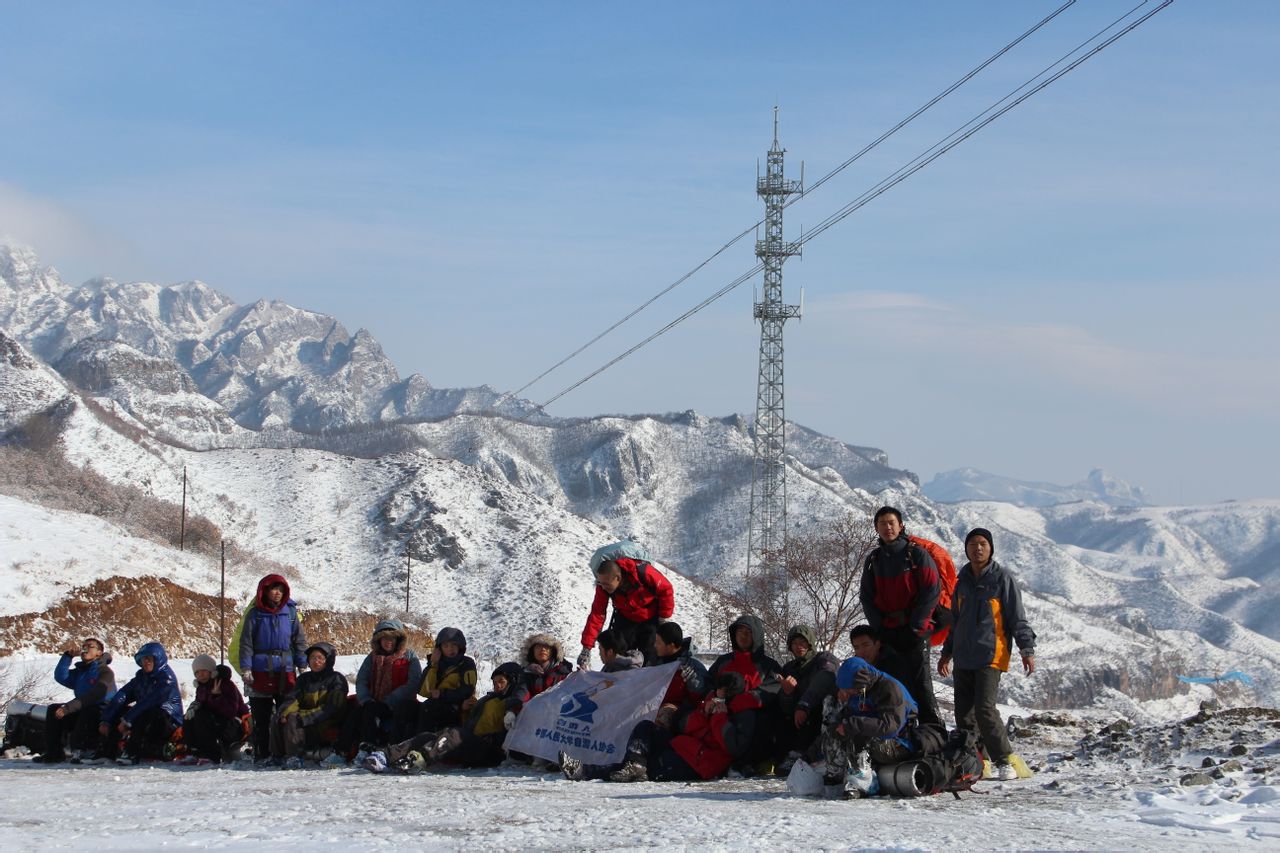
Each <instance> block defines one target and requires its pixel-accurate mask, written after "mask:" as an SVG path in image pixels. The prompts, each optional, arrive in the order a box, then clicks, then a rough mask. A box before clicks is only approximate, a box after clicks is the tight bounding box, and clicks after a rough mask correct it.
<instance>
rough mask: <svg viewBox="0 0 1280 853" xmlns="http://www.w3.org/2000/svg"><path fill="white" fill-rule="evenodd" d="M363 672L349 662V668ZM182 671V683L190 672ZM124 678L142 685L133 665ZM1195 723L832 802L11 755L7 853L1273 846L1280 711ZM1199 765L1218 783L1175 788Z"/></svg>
mask: <svg viewBox="0 0 1280 853" xmlns="http://www.w3.org/2000/svg"><path fill="white" fill-rule="evenodd" d="M121 657H123V655H122V656H121ZM53 661H54V658H53V657H51V656H47V655H46V656H40V657H36V658H28V659H24V660H21V661H17V660H14V661H11V663H12V664H13V665H15V666H17V667H18V668H19V669H25V668H28V667H29V668H32V669H33V670H34V671H35V672H37V673H39V674H41V675H42V676H43V683H42V684H41V686H40V688H39V690H40V691H41V692H44V693H45V694H47V695H53V694H54V693H56V692H57V688H56V686H55V685H53V684H52V683H51V681H50V680H49V679H48V678H47V676H45V673H49V672H51V670H52V665H53ZM358 664H359V657H358V656H350V657H343V658H342V659H340V661H339V669H340V670H342V671H344V672H354V670H355V668H356V667H357V666H358ZM173 666H174V669H175V671H176V672H177V673H178V676H179V678H180V680H181V681H183V682H184V683H186V682H189V680H190V662H189V661H185V660H182V661H175V662H174V663H173ZM116 669H117V672H118V673H120V675H121V676H122V677H128V676H129V675H131V674H132V672H133V670H132V667H131V666H129V665H128V664H127V662H125V661H120V662H118V663H117V665H116ZM1205 695H1207V693H1206V694H1205ZM1180 698H1185V697H1180ZM1004 710H1005V712H1006V715H1007V716H1008V715H1012V714H1015V713H1020V714H1026V713H1027V712H1025V711H1022V710H1021V709H1015V708H1009V707H1006V708H1005V709H1004ZM1185 713H1186V707H1185V703H1183V702H1179V703H1177V706H1176V707H1175V706H1174V705H1171V704H1169V703H1167V702H1164V703H1159V702H1157V703H1147V704H1146V705H1145V706H1144V708H1143V709H1142V713H1132V712H1131V711H1130V710H1126V711H1124V712H1122V713H1120V714H1119V716H1118V717H1117V714H1116V713H1115V712H1114V711H1110V712H1108V711H1094V712H1072V713H1065V712H1059V713H1051V714H1043V715H1028V716H1026V717H1023V718H1021V719H1014V720H1011V722H1012V723H1013V728H1014V729H1015V732H1016V735H1015V739H1014V746H1015V748H1016V749H1017V750H1018V751H1019V753H1020V754H1021V755H1023V756H1024V757H1025V759H1026V760H1027V762H1028V764H1030V765H1031V767H1032V768H1034V769H1035V770H1036V775H1035V776H1033V777H1032V778H1031V779H1027V780H1022V781H1018V782H1005V783H1000V782H982V783H979V784H978V785H977V786H976V788H975V790H974V791H972V792H968V793H965V794H962V795H961V796H960V798H959V799H955V798H953V797H951V796H949V795H944V796H935V797H927V798H922V799H918V800H890V799H886V798H880V797H876V798H871V799H864V800H852V801H840V802H831V801H825V800H819V799H806V798H800V797H796V796H794V795H792V794H791V793H790V792H789V791H788V790H787V786H786V782H785V780H783V779H779V778H763V779H746V780H744V779H737V780H719V781H715V782H707V783H698V784H680V783H643V784H635V785H617V784H609V783H605V782H569V781H567V780H565V779H563V778H561V777H560V776H559V775H556V774H536V773H533V772H531V771H530V770H529V768H527V767H523V766H504V767H500V768H497V769H494V770H485V771H453V772H448V773H426V774H423V775H418V776H403V775H400V774H396V773H391V774H385V775H382V776H374V775H372V774H369V773H366V772H365V771H362V770H354V769H350V770H321V769H318V768H313V769H308V770H302V771H283V770H254V769H250V768H247V767H243V766H239V765H237V766H231V767H227V768H213V767H205V768H184V767H177V766H174V765H171V764H154V765H143V766H139V767H114V766H112V767H76V766H72V765H65V764H64V765H58V766H55V767H45V766H43V765H39V764H35V763H33V762H31V761H30V760H29V759H25V758H19V759H12V760H0V791H3V792H4V794H3V796H0V850H17V849H30V848H45V847H55V846H56V847H58V848H60V849H69V850H87V849H93V850H124V849H128V850H137V849H158V848H170V847H213V848H250V847H260V846H262V845H269V846H270V847H271V849H273V850H311V849H319V848H337V847H352V846H355V847H358V848H359V849H385V848H399V849H447V850H460V849H468V848H470V849H475V848H477V847H483V848H485V849H495V850H508V849H555V850H558V849H568V850H579V849H603V848H611V849H618V850H631V849H641V848H652V847H658V848H672V849H710V850H722V849H760V848H773V849H854V848H858V849H866V848H871V849H891V850H912V849H921V850H940V849H953V850H954V849H965V850H968V849H1027V848H1035V849H1109V850H1117V849H1125V850H1152V851H1166V850H1169V849H1177V850H1197V849H1206V850H1207V849H1210V848H1221V846H1222V845H1224V844H1226V845H1235V846H1241V847H1252V848H1255V849H1272V850H1274V849H1280V739H1277V738H1276V737H1275V734H1276V727H1277V726H1280V712H1275V711H1270V710H1267V709H1257V708H1249V709H1232V710H1225V711H1221V712H1218V713H1200V714H1197V715H1195V716H1192V717H1182V715H1183V714H1185ZM1162 715H1163V718H1162ZM1134 717H1138V718H1140V719H1141V718H1147V719H1148V720H1156V719H1161V718H1162V721H1160V722H1155V723H1152V724H1149V725H1136V724H1131V723H1129V722H1128V720H1129V719H1133V718H1134ZM1231 756H1235V758H1234V759H1233V758H1231ZM1233 762H1234V763H1233ZM1197 772H1204V773H1207V774H1213V775H1214V776H1216V778H1207V779H1204V780H1201V781H1202V782H1207V784H1194V785H1190V786H1184V785H1183V784H1181V783H1180V780H1181V779H1182V777H1183V776H1185V775H1187V774H1189V773H1197Z"/></svg>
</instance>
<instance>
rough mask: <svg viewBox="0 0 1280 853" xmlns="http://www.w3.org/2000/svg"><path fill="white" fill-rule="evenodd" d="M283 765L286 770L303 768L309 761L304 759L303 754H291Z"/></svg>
mask: <svg viewBox="0 0 1280 853" xmlns="http://www.w3.org/2000/svg"><path fill="white" fill-rule="evenodd" d="M281 766H282V767H284V769H285V770H301V769H302V768H304V767H306V766H307V763H306V762H305V761H303V759H302V756H301V755H290V756H289V757H288V758H286V759H285V760H284V764H282V765H281Z"/></svg>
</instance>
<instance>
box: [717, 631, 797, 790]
mask: <svg viewBox="0 0 1280 853" xmlns="http://www.w3.org/2000/svg"><path fill="white" fill-rule="evenodd" d="M729 643H730V647H731V648H732V649H733V651H731V652H726V653H725V654H723V655H721V656H720V657H718V658H716V659H715V661H714V662H713V663H712V664H711V670H710V671H709V672H708V676H709V677H710V678H711V679H712V680H714V679H716V678H718V677H719V676H720V675H721V673H725V672H736V673H738V674H739V675H741V676H742V678H743V681H744V683H745V685H746V688H745V692H744V693H743V695H742V697H741V698H740V699H738V700H737V701H738V708H736V709H735V710H737V711H742V712H751V713H754V714H757V715H761V716H767V714H768V713H769V712H770V711H771V710H772V709H773V708H774V707H775V706H776V705H777V701H778V693H779V691H780V690H781V688H782V681H781V678H782V667H781V666H780V665H779V664H778V662H777V661H776V660H774V659H773V658H771V657H769V655H767V654H765V651H764V623H762V622H761V621H760V620H759V619H758V618H757V617H755V616H752V615H750V614H744V615H742V616H739V617H738V618H737V619H735V620H734V621H733V623H732V624H731V625H729ZM750 728H751V731H752V732H753V733H754V734H753V740H752V743H751V747H750V749H748V750H746V751H745V753H744V754H742V755H740V756H736V758H737V764H736V765H735V766H736V767H737V769H738V772H740V773H741V774H742V775H744V776H750V775H752V774H754V773H756V772H757V770H758V769H759V768H760V765H762V764H771V763H772V753H773V738H772V732H771V730H770V727H769V726H768V725H766V724H765V723H764V722H759V723H754V722H753V724H752V725H751V726H750Z"/></svg>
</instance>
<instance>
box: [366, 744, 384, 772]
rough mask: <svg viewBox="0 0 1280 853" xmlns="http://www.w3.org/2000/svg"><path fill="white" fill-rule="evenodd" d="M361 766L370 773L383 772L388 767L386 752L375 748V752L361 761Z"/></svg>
mask: <svg viewBox="0 0 1280 853" xmlns="http://www.w3.org/2000/svg"><path fill="white" fill-rule="evenodd" d="M360 766H361V767H363V768H364V769H365V770H368V771H369V772H370V773H382V772H384V771H385V770H386V769H387V756H386V753H384V752H382V751H380V750H376V749H375V750H374V751H373V752H371V753H369V754H368V755H367V756H365V759H364V761H363V762H361V764H360Z"/></svg>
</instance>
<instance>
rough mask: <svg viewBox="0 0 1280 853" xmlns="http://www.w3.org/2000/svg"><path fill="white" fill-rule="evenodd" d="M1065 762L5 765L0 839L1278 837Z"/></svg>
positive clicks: (1197, 795) (1208, 797) (1041, 844)
mask: <svg viewBox="0 0 1280 853" xmlns="http://www.w3.org/2000/svg"><path fill="white" fill-rule="evenodd" d="M1060 776H1061V774H1059V773H1050V772H1042V773H1041V774H1040V775H1038V776H1036V777H1033V778H1032V779H1030V780H1025V781H1021V782H1005V783H996V782H987V783H982V784H980V785H979V786H978V788H977V790H975V791H974V792H972V793H968V794H965V795H962V796H961V798H960V799H959V800H956V799H953V798H952V797H950V796H937V797H929V798H925V799H920V800H889V799H883V798H872V799H867V800H852V801H841V802H830V801H823V800H810V799H801V798H798V797H795V796H792V795H791V794H790V793H789V792H788V791H787V789H786V784H785V782H784V781H783V780H780V779H767V780H763V781H759V780H737V781H728V780H725V781H717V782H709V783H701V784H676V783H642V784H635V785H617V784H610V783H605V782H577V783H575V782H569V781H566V780H564V779H562V778H559V777H558V776H555V775H545V776H541V775H536V774H530V773H529V772H528V771H527V770H517V769H512V768H498V769H496V770H489V771H458V772H452V773H448V774H424V775H421V776H401V775H385V776H373V775H372V774H369V773H366V772H364V771H360V770H341V771H325V770H318V769H316V770H304V771H292V772H290V771H267V770H240V769H234V768H228V769H214V768H194V769H192V768H175V767H171V766H142V767H129V768H114V767H112V768H74V767H71V766H70V765H62V766H58V767H54V768H43V767H41V766H40V765H35V764H31V763H29V762H25V761H21V760H19V761H5V762H0V780H2V784H3V787H4V790H5V795H4V797H3V798H0V848H3V849H6V850H18V849H42V848H51V847H56V848H58V849H69V850H85V849H94V850H138V849H156V848H162V847H166V848H167V847H214V848H250V847H260V846H264V845H265V846H269V847H270V849H272V850H311V849H317V848H339V847H348V848H349V847H353V846H354V847H357V848H359V849H448V850H461V849H477V848H482V849H489V850H511V849H557V850H558V849H568V850H582V849H606V848H608V849H614V850H629V849H640V848H650V847H663V848H678V849H702V850H721V849H739V848H754V849H759V848H773V849H819V848H821V849H848V848H860V849H865V848H872V849H892V850H904V849H923V850H942V849H951V850H957V849H960V850H966V849H1010V848H1018V849H1026V848H1037V849H1046V848H1047V849H1110V850H1120V849H1127V850H1153V851H1166V850H1169V849H1170V848H1174V849H1179V850H1189V849H1209V848H1211V847H1219V846H1220V845H1224V844H1230V845H1238V846H1256V848H1257V849H1268V848H1269V849H1276V848H1277V846H1280V789H1278V788H1276V787H1273V786H1270V785H1257V786H1251V787H1249V789H1248V790H1247V791H1246V792H1245V793H1244V794H1243V795H1241V796H1239V798H1238V799H1234V800H1233V799H1229V798H1228V796H1227V795H1228V794H1230V793H1232V792H1236V793H1238V791H1239V789H1237V788H1230V787H1225V786H1220V785H1212V786H1208V787H1204V788H1177V787H1171V786H1158V787H1153V788H1151V789H1145V790H1144V789H1134V788H1131V787H1127V786H1124V785H1122V784H1119V783H1116V782H1114V781H1111V780H1108V779H1106V778H1096V779H1089V780H1088V781H1086V782H1084V783H1082V784H1079V785H1075V786H1070V787H1064V786H1062V785H1061V784H1060Z"/></svg>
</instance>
